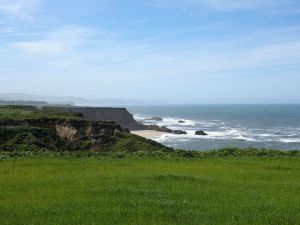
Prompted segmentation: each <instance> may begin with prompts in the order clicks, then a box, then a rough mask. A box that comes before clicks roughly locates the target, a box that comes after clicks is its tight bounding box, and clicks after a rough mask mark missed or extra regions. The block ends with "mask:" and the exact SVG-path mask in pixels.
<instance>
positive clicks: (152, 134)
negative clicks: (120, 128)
mask: <svg viewBox="0 0 300 225" xmlns="http://www.w3.org/2000/svg"><path fill="white" fill-rule="evenodd" d="M131 133H132V134H135V135H138V136H141V137H144V138H148V139H155V138H159V137H161V136H162V135H163V134H166V133H165V132H160V131H155V130H135V131H131Z"/></svg>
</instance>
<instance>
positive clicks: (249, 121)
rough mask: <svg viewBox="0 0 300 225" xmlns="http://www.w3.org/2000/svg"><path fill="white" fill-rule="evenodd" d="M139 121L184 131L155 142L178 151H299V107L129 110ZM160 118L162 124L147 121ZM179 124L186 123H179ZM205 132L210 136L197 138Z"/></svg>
mask: <svg viewBox="0 0 300 225" xmlns="http://www.w3.org/2000/svg"><path fill="white" fill-rule="evenodd" d="M127 108H128V110H129V111H130V112H131V113H132V114H133V115H134V117H135V119H136V120H138V121H143V122H144V123H147V124H157V125H159V126H167V127H168V128H170V129H174V130H185V131H187V133H188V134H186V135H175V134H165V135H163V136H161V137H160V138H157V139H155V141H158V142H160V143H162V144H164V145H167V146H170V147H173V148H175V149H186V150H212V149H220V148H224V147H240V148H246V147H255V148H266V149H280V150H300V105H167V106H129V107H127ZM152 117H160V118H162V119H163V120H162V121H146V122H145V119H149V118H152ZM180 120H183V121H185V122H184V123H179V121H180ZM197 130H203V131H205V132H206V133H207V134H208V135H207V136H196V135H195V131H197Z"/></svg>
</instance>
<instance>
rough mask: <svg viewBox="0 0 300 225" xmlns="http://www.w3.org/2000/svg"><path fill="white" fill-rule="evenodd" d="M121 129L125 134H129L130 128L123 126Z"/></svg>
mask: <svg viewBox="0 0 300 225" xmlns="http://www.w3.org/2000/svg"><path fill="white" fill-rule="evenodd" d="M122 131H123V133H125V134H130V130H129V129H128V128H123V129H122Z"/></svg>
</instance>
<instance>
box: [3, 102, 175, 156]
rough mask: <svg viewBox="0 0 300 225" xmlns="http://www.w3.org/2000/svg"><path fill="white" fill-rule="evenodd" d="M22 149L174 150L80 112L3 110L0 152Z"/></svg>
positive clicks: (23, 108)
mask: <svg viewBox="0 0 300 225" xmlns="http://www.w3.org/2000/svg"><path fill="white" fill-rule="evenodd" d="M125 112H126V111H125ZM19 150H20V151H41V150H42V151H44V150H51V151H86V150H93V151H97V152H122V151H125V152H137V151H149V152H153V151H172V149H169V148H167V147H165V146H163V145H161V144H159V143H157V142H154V141H151V140H147V139H144V138H141V137H138V136H136V135H133V134H131V133H130V131H128V129H123V128H122V127H121V126H120V125H118V124H116V123H115V122H113V121H91V120H86V119H84V118H82V117H81V114H80V113H78V112H76V113H70V112H59V111H55V110H46V109H38V108H35V107H16V106H14V107H0V151H8V152H10V151H19Z"/></svg>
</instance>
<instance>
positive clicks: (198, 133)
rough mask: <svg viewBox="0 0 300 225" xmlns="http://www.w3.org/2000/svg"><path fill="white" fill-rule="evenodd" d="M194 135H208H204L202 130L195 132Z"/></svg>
mask: <svg viewBox="0 0 300 225" xmlns="http://www.w3.org/2000/svg"><path fill="white" fill-rule="evenodd" d="M195 135H203V136H205V135H208V134H207V133H205V132H204V131H203V130H198V131H196V132H195Z"/></svg>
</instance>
